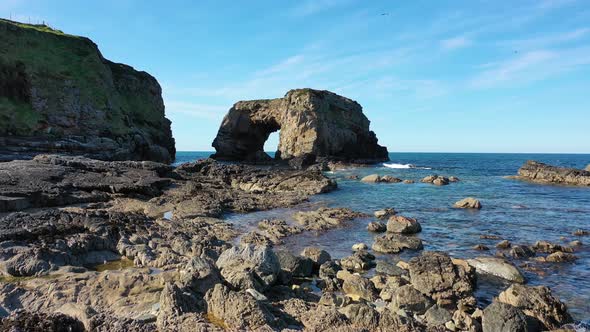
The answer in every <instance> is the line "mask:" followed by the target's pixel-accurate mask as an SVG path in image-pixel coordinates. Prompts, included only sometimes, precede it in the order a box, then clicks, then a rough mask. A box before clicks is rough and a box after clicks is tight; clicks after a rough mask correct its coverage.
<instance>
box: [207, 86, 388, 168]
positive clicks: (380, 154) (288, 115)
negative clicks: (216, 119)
mask: <svg viewBox="0 0 590 332" xmlns="http://www.w3.org/2000/svg"><path fill="white" fill-rule="evenodd" d="M369 123H370V122H369V120H368V119H367V117H366V116H365V115H364V114H363V111H362V107H361V105H359V104H358V103H357V102H355V101H353V100H351V99H348V98H346V97H342V96H339V95H337V94H335V93H332V92H329V91H320V90H312V89H296V90H291V91H289V92H287V94H286V95H285V97H283V98H278V99H265V100H252V101H240V102H237V103H236V104H234V106H233V107H232V108H231V109H230V110H229V112H228V114H227V115H226V116H225V118H224V119H223V122H222V123H221V127H220V128H219V131H218V133H217V137H215V140H214V141H213V147H214V148H215V150H216V151H217V152H216V153H215V154H214V155H213V156H212V157H213V158H215V159H219V160H232V161H267V160H269V159H270V156H268V155H267V154H266V153H264V151H263V147H264V142H265V141H266V140H267V139H268V137H269V135H270V134H271V133H272V132H275V131H278V130H280V137H279V146H278V151H277V153H276V156H275V158H276V159H279V160H290V159H294V158H295V159H302V160H297V161H296V162H298V163H301V162H303V163H307V164H311V163H314V162H315V159H316V158H318V159H328V160H341V161H348V162H360V163H363V162H379V161H386V160H389V156H388V153H387V148H385V147H383V146H380V145H379V144H377V137H376V135H375V133H374V132H372V131H370V130H369Z"/></svg>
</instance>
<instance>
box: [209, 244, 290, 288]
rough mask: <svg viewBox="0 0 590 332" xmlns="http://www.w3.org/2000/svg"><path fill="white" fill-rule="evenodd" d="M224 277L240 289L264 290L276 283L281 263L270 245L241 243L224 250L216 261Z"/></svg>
mask: <svg viewBox="0 0 590 332" xmlns="http://www.w3.org/2000/svg"><path fill="white" fill-rule="evenodd" d="M215 264H216V265H217V267H218V268H219V270H220V271H221V275H222V276H223V278H224V279H225V280H226V281H227V282H229V283H230V284H231V285H232V286H233V287H235V288H238V289H247V288H254V289H257V290H264V289H266V288H268V287H269V286H271V285H272V284H274V283H275V282H276V280H277V278H278V275H279V271H280V270H281V265H280V261H279V258H278V257H277V255H276V254H275V253H274V252H273V251H272V250H271V249H270V248H269V247H253V246H250V245H241V246H239V247H232V248H229V249H227V250H226V251H224V252H223V253H222V254H221V255H220V256H219V258H218V259H217V262H216V263H215Z"/></svg>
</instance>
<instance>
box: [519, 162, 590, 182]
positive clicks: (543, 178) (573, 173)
mask: <svg viewBox="0 0 590 332" xmlns="http://www.w3.org/2000/svg"><path fill="white" fill-rule="evenodd" d="M513 178H515V179H520V180H526V181H531V182H536V183H542V184H560V185H570V186H586V187H587V186H590V165H588V166H586V169H584V170H582V169H577V168H568V167H557V166H551V165H547V164H544V163H541V162H538V161H534V160H529V161H527V162H526V163H525V164H524V165H522V167H521V168H520V169H519V170H518V175H517V176H514V177H513Z"/></svg>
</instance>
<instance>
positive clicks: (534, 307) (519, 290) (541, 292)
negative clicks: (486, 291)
mask: <svg viewBox="0 0 590 332" xmlns="http://www.w3.org/2000/svg"><path fill="white" fill-rule="evenodd" d="M498 301H499V302H503V303H507V304H510V305H512V306H514V307H517V308H519V309H520V310H522V312H523V313H524V314H525V315H527V316H529V317H532V318H534V319H536V320H537V321H538V322H539V323H540V324H542V326H543V327H544V329H547V330H553V329H558V328H559V327H561V326H562V325H564V324H567V323H571V322H572V317H571V316H570V314H569V313H568V311H567V307H566V305H565V304H563V303H562V302H560V301H559V300H558V299H557V298H555V297H554V296H553V295H552V294H551V290H550V289H549V288H547V287H545V286H536V287H533V286H525V285H520V284H513V285H512V286H510V288H508V289H507V290H505V291H503V292H502V293H500V295H499V296H498Z"/></svg>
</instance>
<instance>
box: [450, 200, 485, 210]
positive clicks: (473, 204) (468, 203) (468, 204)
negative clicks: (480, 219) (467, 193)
mask: <svg viewBox="0 0 590 332" xmlns="http://www.w3.org/2000/svg"><path fill="white" fill-rule="evenodd" d="M453 207H454V208H458V209H477V210H479V209H481V203H480V202H479V200H477V199H475V198H473V197H467V198H463V199H462V200H460V201H458V202H456V203H455V204H453Z"/></svg>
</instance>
